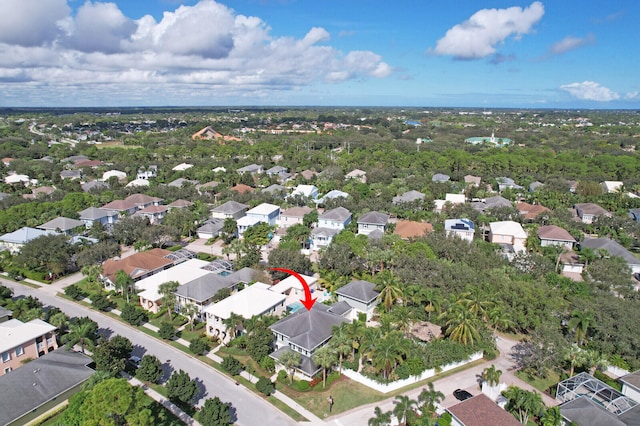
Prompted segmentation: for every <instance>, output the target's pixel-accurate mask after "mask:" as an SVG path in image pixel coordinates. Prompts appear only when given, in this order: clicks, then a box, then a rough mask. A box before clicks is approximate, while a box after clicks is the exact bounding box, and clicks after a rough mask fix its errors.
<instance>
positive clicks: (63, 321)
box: [47, 312, 69, 332]
mask: <svg viewBox="0 0 640 426" xmlns="http://www.w3.org/2000/svg"><path fill="white" fill-rule="evenodd" d="M47 322H48V323H49V324H51V325H52V326H54V327H56V328H57V329H58V331H59V332H63V331H64V330H65V329H66V328H67V326H68V325H69V317H68V316H66V315H65V313H64V312H56V313H55V314H53V315H51V316H50V317H49V320H48V321H47Z"/></svg>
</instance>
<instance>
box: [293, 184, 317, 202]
mask: <svg viewBox="0 0 640 426" xmlns="http://www.w3.org/2000/svg"><path fill="white" fill-rule="evenodd" d="M296 195H300V196H302V197H305V198H311V199H312V200H315V199H316V198H318V188H317V187H316V186H315V185H298V186H297V187H296V189H294V190H293V192H292V193H291V196H292V197H295V196H296Z"/></svg>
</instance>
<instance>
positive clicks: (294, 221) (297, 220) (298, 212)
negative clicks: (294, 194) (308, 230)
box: [280, 206, 313, 228]
mask: <svg viewBox="0 0 640 426" xmlns="http://www.w3.org/2000/svg"><path fill="white" fill-rule="evenodd" d="M312 211H313V209H312V208H311V207H307V206H302V207H290V208H288V209H286V210H285V211H283V212H282V213H281V214H280V227H281V228H288V227H290V226H293V225H302V224H303V219H304V215H306V214H309V213H311V212H312Z"/></svg>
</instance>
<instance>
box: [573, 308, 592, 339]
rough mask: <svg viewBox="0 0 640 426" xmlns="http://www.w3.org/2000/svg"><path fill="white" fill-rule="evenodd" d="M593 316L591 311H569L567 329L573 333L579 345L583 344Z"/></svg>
mask: <svg viewBox="0 0 640 426" xmlns="http://www.w3.org/2000/svg"><path fill="white" fill-rule="evenodd" d="M594 322H595V320H594V316H593V312H592V311H584V312H582V311H579V310H577V309H576V310H574V311H573V312H571V318H570V319H569V323H568V324H567V325H568V326H569V329H570V330H572V331H573V332H574V333H575V340H576V343H577V344H578V345H580V346H582V345H583V344H584V340H585V339H586V337H587V334H588V332H589V328H590V327H591V326H592V325H593V324H594Z"/></svg>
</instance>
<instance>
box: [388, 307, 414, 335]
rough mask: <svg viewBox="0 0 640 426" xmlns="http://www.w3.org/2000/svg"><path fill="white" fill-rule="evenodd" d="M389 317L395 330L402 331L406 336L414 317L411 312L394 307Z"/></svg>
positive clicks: (405, 308)
mask: <svg viewBox="0 0 640 426" xmlns="http://www.w3.org/2000/svg"><path fill="white" fill-rule="evenodd" d="M389 317H390V319H391V323H392V324H393V325H394V326H395V329H396V330H400V331H402V332H403V333H404V334H405V335H406V334H407V333H408V331H409V329H410V328H411V324H412V322H413V318H414V315H413V311H412V310H411V309H409V308H408V307H406V306H396V307H395V308H394V310H393V312H392V313H391V314H390V315H389Z"/></svg>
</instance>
